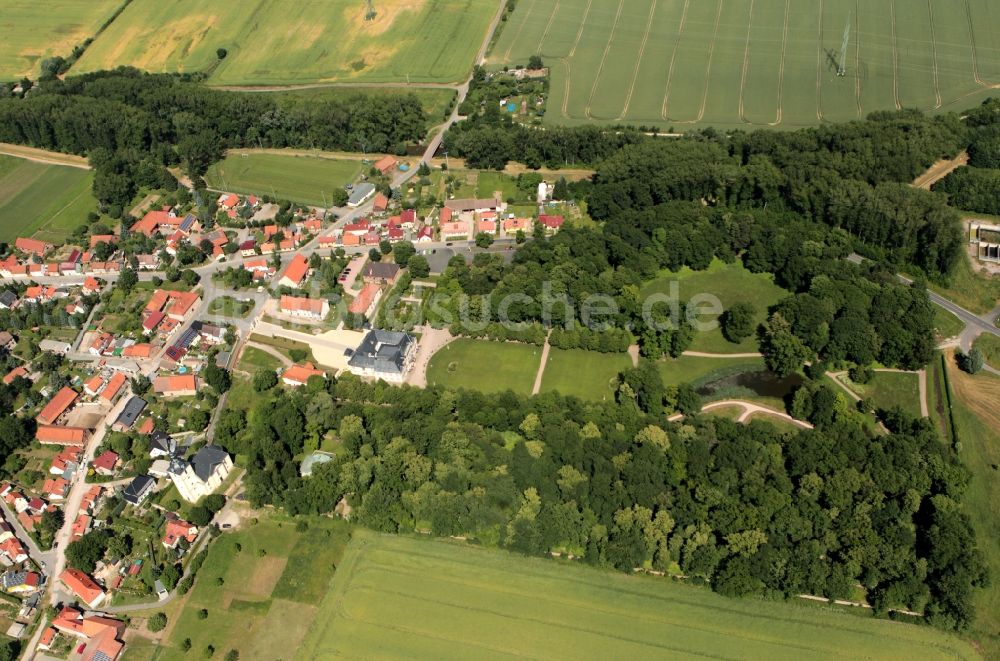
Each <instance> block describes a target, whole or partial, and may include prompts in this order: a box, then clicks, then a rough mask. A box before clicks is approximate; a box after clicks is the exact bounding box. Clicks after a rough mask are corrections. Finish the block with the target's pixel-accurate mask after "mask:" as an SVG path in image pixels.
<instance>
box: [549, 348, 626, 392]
mask: <svg viewBox="0 0 1000 661" xmlns="http://www.w3.org/2000/svg"><path fill="white" fill-rule="evenodd" d="M630 367H632V358H631V357H630V356H629V355H628V354H625V353H599V352H597V351H585V350H583V349H569V350H565V349H556V348H554V347H553V348H551V349H549V360H548V362H547V364H546V365H545V374H544V375H543V376H542V392H546V391H549V390H558V391H559V392H560V393H562V394H563V395H574V396H576V397H579V398H580V399H592V400H598V401H611V400H614V398H615V389H616V388H617V385H618V375H619V374H620V373H621V372H623V371H624V370H627V369H629V368H630Z"/></svg>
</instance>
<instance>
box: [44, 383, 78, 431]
mask: <svg viewBox="0 0 1000 661" xmlns="http://www.w3.org/2000/svg"><path fill="white" fill-rule="evenodd" d="M77 397H79V395H78V394H77V393H76V391H75V390H73V389H72V388H69V387H64V388H63V389H62V390H60V391H59V392H57V393H56V394H55V396H54V397H53V398H52V399H50V400H49V403H48V404H46V405H45V408H43V409H42V410H41V411H40V412H39V413H38V417H37V420H38V422H40V423H42V424H43V425H51V424H54V423H55V421H56V420H58V419H59V416H61V415H62V414H63V413H65V412H66V411H68V410H69V409H70V408H72V407H73V404H75V403H76V400H77Z"/></svg>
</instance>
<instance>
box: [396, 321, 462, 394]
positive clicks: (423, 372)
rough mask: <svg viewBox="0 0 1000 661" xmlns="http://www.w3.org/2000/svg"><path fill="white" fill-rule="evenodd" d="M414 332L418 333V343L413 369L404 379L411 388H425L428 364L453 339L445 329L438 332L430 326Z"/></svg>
mask: <svg viewBox="0 0 1000 661" xmlns="http://www.w3.org/2000/svg"><path fill="white" fill-rule="evenodd" d="M415 330H416V331H417V332H419V333H420V342H419V343H418V344H417V357H416V358H415V359H414V362H413V368H412V369H411V370H410V373H409V374H408V375H407V377H406V382H407V383H408V384H410V385H411V386H418V387H420V388H426V387H427V365H428V364H430V362H431V358H433V357H434V354H436V353H437V352H438V351H440V350H441V349H442V348H443V347H444V346H445V345H446V344H448V343H449V342H451V341H452V340H454V339H455V338H454V336H452V334H451V333H449V332H448V329H447V328H442V329H440V330H438V329H435V328H432V327H430V326H422V327H420V328H417V329H415Z"/></svg>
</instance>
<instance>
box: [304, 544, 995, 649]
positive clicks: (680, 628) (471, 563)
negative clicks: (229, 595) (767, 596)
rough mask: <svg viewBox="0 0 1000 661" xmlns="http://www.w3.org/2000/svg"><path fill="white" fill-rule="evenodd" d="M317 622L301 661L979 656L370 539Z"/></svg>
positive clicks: (776, 610) (775, 606)
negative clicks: (339, 659)
mask: <svg viewBox="0 0 1000 661" xmlns="http://www.w3.org/2000/svg"><path fill="white" fill-rule="evenodd" d="M312 619H313V622H314V624H313V626H312V627H311V628H310V629H309V632H308V634H307V635H306V636H305V638H304V640H303V642H302V644H301V645H300V646H299V647H298V648H297V652H296V658H297V659H328V658H334V657H344V658H379V659H404V658H405V659H468V658H489V659H501V658H504V659H506V658H517V657H531V658H546V659H564V658H565V659H612V658H614V659H621V658H626V659H635V660H638V659H663V658H679V657H695V656H700V657H713V658H769V659H773V660H775V661H777V660H779V659H801V658H806V657H808V658H813V659H821V658H828V659H834V658H870V659H903V658H931V657H937V658H944V657H951V658H970V659H971V658H975V653H974V652H973V650H972V648H971V647H970V646H968V645H967V644H966V643H964V642H963V641H961V640H958V639H957V638H954V637H951V636H949V635H947V634H944V633H942V632H940V631H936V630H934V629H931V628H929V627H918V626H912V625H902V624H898V623H894V622H888V621H882V620H875V619H871V618H868V617H866V616H864V615H861V614H857V613H853V612H852V613H846V612H842V611H837V610H834V609H833V608H831V607H829V606H824V605H816V606H814V605H809V604H805V603H803V604H799V603H780V602H765V601H756V600H736V599H726V598H724V597H721V596H719V595H716V594H714V593H712V592H710V591H709V590H707V589H700V588H694V587H690V586H685V585H679V584H675V583H672V582H670V581H668V580H665V579H662V578H656V577H644V576H627V575H624V574H616V573H612V572H605V571H598V570H594V569H590V568H585V567H582V566H561V564H560V563H557V562H555V561H551V560H543V559H541V558H525V557H523V556H519V555H514V554H509V553H504V552H502V551H495V550H488V549H483V548H479V547H470V546H465V545H462V544H458V543H455V542H448V541H435V540H424V539H416V538H407V537H392V536H388V535H379V534H377V533H373V532H369V531H364V530H356V531H354V534H353V538H352V540H351V543H350V545H349V546H348V549H347V553H346V554H345V556H344V559H343V561H342V562H340V563H339V565H338V569H337V573H336V575H335V576H334V579H333V581H332V583H331V586H330V590H329V591H328V592H327V594H326V596H325V597H324V598H323V600H322V602H320V604H319V613H318V615H316V616H315V618H312Z"/></svg>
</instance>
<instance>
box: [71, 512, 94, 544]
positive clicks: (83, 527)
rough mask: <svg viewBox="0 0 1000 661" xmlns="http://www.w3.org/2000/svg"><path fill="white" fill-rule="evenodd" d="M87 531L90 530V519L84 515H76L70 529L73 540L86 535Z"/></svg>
mask: <svg viewBox="0 0 1000 661" xmlns="http://www.w3.org/2000/svg"><path fill="white" fill-rule="evenodd" d="M88 530H90V517H89V516H87V515H86V514H78V515H77V517H76V521H74V522H73V526H72V528H71V535H72V537H73V539H80V538H81V537H83V536H84V535H86V534H87V531H88Z"/></svg>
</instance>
